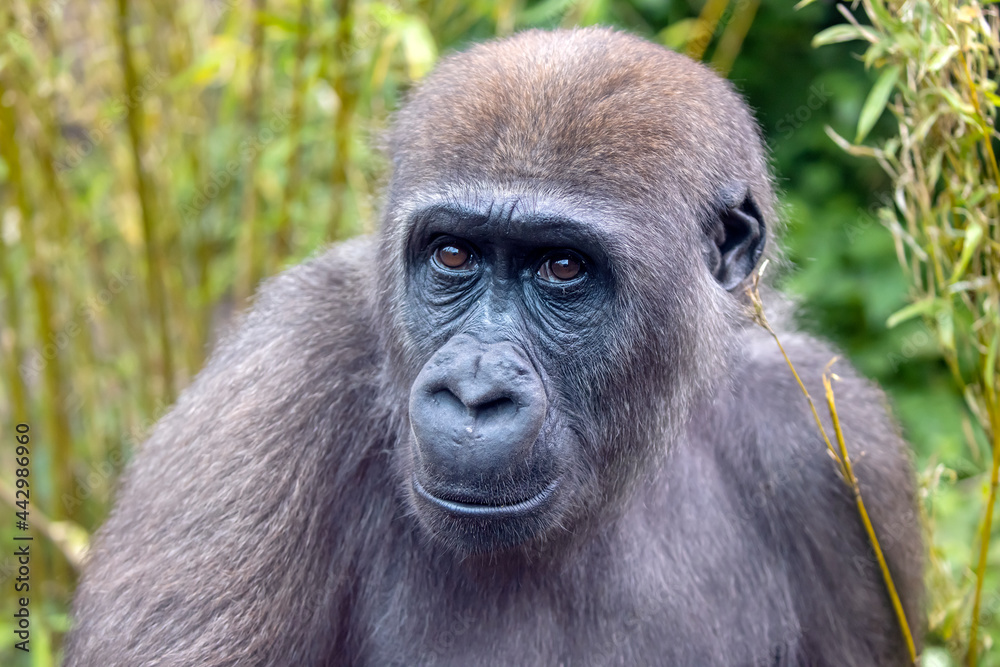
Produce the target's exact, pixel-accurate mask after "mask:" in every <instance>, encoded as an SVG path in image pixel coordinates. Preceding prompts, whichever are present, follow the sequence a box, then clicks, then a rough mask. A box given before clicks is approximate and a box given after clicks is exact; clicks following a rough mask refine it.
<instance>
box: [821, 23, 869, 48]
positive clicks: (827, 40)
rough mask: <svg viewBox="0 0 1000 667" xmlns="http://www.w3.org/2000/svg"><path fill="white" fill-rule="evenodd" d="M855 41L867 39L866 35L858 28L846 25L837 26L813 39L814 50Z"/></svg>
mask: <svg viewBox="0 0 1000 667" xmlns="http://www.w3.org/2000/svg"><path fill="white" fill-rule="evenodd" d="M855 39H867V37H866V36H865V33H864V32H863V31H862V30H861V28H859V27H858V26H853V25H850V24H849V23H844V24H841V25H835V26H831V27H829V28H827V29H826V30H823V31H821V32H819V33H818V34H817V35H816V36H815V37H813V40H812V45H813V48H814V49H815V48H817V47H820V46H826V45H827V44H839V43H840V42H850V41H853V40H855Z"/></svg>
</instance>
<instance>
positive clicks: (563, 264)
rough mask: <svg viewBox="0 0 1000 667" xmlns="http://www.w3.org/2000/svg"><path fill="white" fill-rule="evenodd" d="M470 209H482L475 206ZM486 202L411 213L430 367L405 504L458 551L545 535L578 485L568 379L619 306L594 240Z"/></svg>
mask: <svg viewBox="0 0 1000 667" xmlns="http://www.w3.org/2000/svg"><path fill="white" fill-rule="evenodd" d="M473 199H481V198H480V197H476V198H473ZM518 204H519V201H518V200H517V199H514V198H510V199H508V200H505V201H491V203H490V205H489V206H487V207H481V208H476V207H475V206H470V205H456V204H455V203H454V202H452V203H447V204H435V205H432V206H430V207H426V208H424V209H422V210H419V211H417V212H416V214H415V215H414V216H413V219H412V224H411V229H412V231H411V234H410V238H409V244H408V246H409V247H408V250H407V267H408V269H407V270H408V276H407V282H408V286H409V289H408V291H407V296H406V310H407V312H408V313H409V315H410V318H409V325H410V328H411V332H412V333H411V335H412V340H414V341H418V343H417V344H418V345H420V347H421V348H422V350H423V357H425V358H427V359H428V360H427V362H426V363H425V364H424V365H423V368H422V369H420V371H419V373H418V374H417V376H416V379H415V380H414V382H413V384H412V387H411V390H410V396H409V418H410V425H411V431H412V443H411V447H412V474H411V484H412V488H413V494H412V497H413V500H414V502H415V503H416V506H417V508H418V515H419V516H420V517H421V519H422V520H423V522H424V525H425V526H428V527H429V528H430V529H431V530H432V532H433V533H434V534H435V535H437V536H438V537H440V538H443V539H444V540H445V541H446V542H449V543H451V544H453V545H454V546H456V547H457V548H459V549H460V550H462V551H467V552H481V551H493V550H497V549H502V548H506V547H510V546H514V545H516V544H520V543H522V542H526V541H529V540H531V539H532V538H534V537H536V536H539V535H542V534H544V533H545V532H546V531H547V530H548V529H549V528H551V527H552V526H553V525H554V524H555V523H557V521H558V519H559V518H560V517H561V516H562V515H563V513H564V510H565V508H566V506H567V505H568V503H569V501H570V500H571V498H572V496H573V495H574V490H576V489H579V488H580V486H581V484H580V481H581V480H580V479H579V478H580V475H581V471H580V466H579V463H580V459H581V457H582V455H583V453H584V451H585V447H584V443H583V440H582V438H581V435H580V434H581V433H585V432H587V431H590V430H592V425H590V424H587V423H586V422H585V421H583V420H582V419H580V418H579V417H577V418H574V417H572V416H570V414H569V412H570V411H568V410H567V409H565V407H564V406H566V405H577V406H579V405H582V404H583V403H584V402H585V401H586V400H587V397H586V396H583V395H581V394H580V393H579V392H578V391H576V389H575V387H574V384H573V383H572V382H568V381H567V375H568V374H570V373H578V372H579V370H580V369H579V365H580V364H581V363H582V364H586V363H589V362H591V361H593V359H591V358H589V354H581V352H582V351H584V350H586V351H587V352H589V353H599V351H600V349H601V348H602V347H603V344H602V341H601V338H602V336H604V335H605V332H604V327H603V322H602V320H604V319H605V318H604V317H603V314H605V313H607V312H608V310H609V308H610V306H611V303H612V301H613V298H614V281H613V277H612V271H611V270H610V260H609V257H608V255H607V254H606V252H605V250H604V244H602V242H601V239H600V238H599V235H598V234H596V233H595V231H596V230H595V229H593V228H592V227H589V226H587V225H586V224H585V223H583V222H581V221H580V220H576V219H572V218H567V217H562V216H560V215H556V214H554V213H553V212H552V211H546V210H545V209H544V207H542V206H526V205H524V204H523V202H522V204H521V205H520V206H519V205H518Z"/></svg>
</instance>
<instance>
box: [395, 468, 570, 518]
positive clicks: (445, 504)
mask: <svg viewBox="0 0 1000 667" xmlns="http://www.w3.org/2000/svg"><path fill="white" fill-rule="evenodd" d="M558 486H559V480H558V479H556V480H553V481H552V482H550V483H549V485H548V486H547V487H545V488H544V489H542V490H541V492H539V493H537V494H536V495H534V496H532V497H531V498H528V499H527V500H522V501H520V502H517V503H513V504H511V505H481V504H478V503H464V502H459V501H457V500H445V499H444V498H439V497H438V496H435V495H434V494H432V493H430V492H429V491H428V490H427V489H425V488H424V487H423V485H422V484H421V483H420V482H419V480H417V477H416V475H414V476H413V488H414V489H415V490H416V492H417V494H418V495H419V496H420V497H422V498H423V499H424V500H426V501H428V502H430V503H432V504H434V505H436V506H438V507H440V508H441V509H443V510H445V511H447V512H449V513H451V514H454V515H456V516H466V517H476V518H507V517H518V516H523V515H525V514H529V513H531V512H533V511H535V510H537V509H538V508H539V507H541V506H542V505H544V504H545V503H546V502H547V501H548V500H549V499H550V498H551V497H552V495H553V494H554V493H555V491H556V488H557V487H558Z"/></svg>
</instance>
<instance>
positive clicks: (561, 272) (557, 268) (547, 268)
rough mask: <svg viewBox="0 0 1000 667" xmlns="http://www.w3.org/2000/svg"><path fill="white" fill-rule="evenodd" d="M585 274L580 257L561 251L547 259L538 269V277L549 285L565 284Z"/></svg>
mask: <svg viewBox="0 0 1000 667" xmlns="http://www.w3.org/2000/svg"><path fill="white" fill-rule="evenodd" d="M583 273H584V268H583V261H582V260H581V259H580V257H579V255H577V254H576V253H574V252H570V251H568V250H560V251H557V252H554V253H552V254H551V255H549V256H548V257H546V258H545V259H544V260H543V261H542V264H541V266H539V267H538V277H539V278H541V279H542V280H544V281H545V282H547V283H565V282H569V281H571V280H576V279H577V278H579V277H580V276H581V275H583Z"/></svg>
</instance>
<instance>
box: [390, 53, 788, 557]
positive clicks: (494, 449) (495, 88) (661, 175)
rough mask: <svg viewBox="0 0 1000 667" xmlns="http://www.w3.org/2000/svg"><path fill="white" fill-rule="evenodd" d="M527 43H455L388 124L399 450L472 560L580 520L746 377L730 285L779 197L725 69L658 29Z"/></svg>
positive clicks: (751, 261)
mask: <svg viewBox="0 0 1000 667" xmlns="http://www.w3.org/2000/svg"><path fill="white" fill-rule="evenodd" d="M519 39H523V40H526V41H527V42H529V43H530V42H532V41H533V40H542V41H544V39H545V37H544V35H543V34H541V33H538V34H535V33H527V34H525V35H524V36H522V37H521V38H519ZM518 43H519V42H518V41H517V40H512V41H510V42H503V43H499V44H496V45H487V46H483V47H476V48H475V49H473V50H472V51H470V52H468V53H466V54H464V55H463V56H462V57H461V58H452V59H446V60H445V61H444V62H443V63H441V65H440V66H439V67H438V69H437V70H436V71H435V73H434V74H432V75H431V76H430V77H429V78H428V80H426V81H425V82H423V83H422V84H421V86H419V87H418V89H417V90H416V91H415V93H414V94H413V96H412V97H411V98H410V100H409V101H408V102H407V104H406V105H405V106H404V108H403V109H401V110H400V113H399V116H398V117H397V122H396V126H395V130H394V131H393V134H392V137H391V138H390V144H391V151H390V152H391V156H392V162H393V176H392V180H391V182H390V184H389V190H388V193H387V194H388V197H387V200H386V209H385V212H386V215H385V218H384V220H383V224H382V230H381V241H380V257H379V258H378V261H379V265H380V267H381V271H380V274H379V277H378V280H379V284H378V294H379V299H380V300H381V301H380V304H379V307H378V308H377V309H376V310H377V312H378V313H379V316H380V317H382V318H385V319H384V321H382V322H380V330H381V331H382V332H383V333H382V334H381V335H382V336H383V338H382V342H383V344H384V347H383V349H384V350H385V351H386V357H387V359H386V366H385V370H386V373H387V374H388V376H389V377H390V378H391V382H390V384H391V386H393V388H394V391H398V392H400V393H401V394H402V393H403V392H406V395H398V396H394V397H393V399H394V400H395V401H398V404H399V405H401V406H402V405H406V406H408V410H407V414H406V417H407V418H408V424H406V425H403V426H408V428H405V430H404V431H403V432H404V433H405V435H404V442H401V443H399V446H398V447H397V448H396V450H395V453H396V457H395V459H394V461H395V465H396V472H397V474H398V475H399V477H398V479H399V481H400V483H401V484H403V485H404V488H405V489H406V496H407V498H408V502H409V503H410V507H411V508H412V509H413V510H414V512H415V514H416V516H417V517H418V518H419V519H420V522H421V524H422V525H423V527H424V528H426V529H428V531H429V533H430V534H431V535H433V536H434V537H436V538H438V539H439V540H441V541H443V542H444V543H445V544H447V545H448V546H450V547H452V548H454V549H456V550H458V551H461V552H464V553H475V552H484V551H488V552H495V551H497V550H503V549H510V548H512V547H518V546H523V547H525V548H533V547H541V546H543V545H550V544H551V542H552V541H553V540H554V539H555V537H556V536H557V533H561V534H562V535H570V534H573V535H574V536H575V535H576V534H579V533H581V529H582V528H584V526H583V524H582V523H581V522H583V521H586V520H588V517H589V518H593V517H596V516H597V514H598V513H599V512H601V511H603V510H604V509H607V510H609V511H614V510H615V508H616V507H620V506H621V502H622V501H623V499H625V498H626V497H627V493H628V492H629V490H630V489H634V488H635V485H636V484H637V483H638V482H639V480H640V477H641V475H642V474H644V473H647V472H650V471H655V465H651V461H653V460H654V459H655V458H656V457H658V456H661V455H662V454H664V453H665V452H666V451H668V450H669V448H670V446H671V442H672V441H673V440H676V438H677V437H678V435H679V434H680V433H681V429H682V428H683V427H684V424H685V422H686V420H687V415H688V412H689V410H690V406H691V405H693V403H694V401H696V400H698V399H699V398H700V397H701V396H702V395H704V392H705V391H707V390H708V389H709V388H710V387H711V386H712V385H713V383H715V382H717V381H719V379H720V378H726V377H727V376H728V374H729V373H728V369H727V367H726V366H727V364H728V363H730V359H729V354H730V352H729V347H728V346H729V345H730V341H731V340H732V333H733V329H732V327H733V323H734V322H735V321H737V319H738V318H737V317H735V316H734V313H736V312H737V311H738V309H739V308H740V307H741V306H740V305H739V302H738V299H735V298H733V294H732V293H731V292H737V293H739V291H740V286H741V285H742V284H743V281H744V279H745V278H746V276H747V275H748V274H749V273H750V272H751V270H752V269H753V267H754V265H755V264H756V262H757V261H758V259H759V257H760V254H761V251H762V249H763V247H764V238H765V233H764V223H763V221H764V219H766V218H767V215H768V214H769V213H770V212H771V211H772V210H773V207H772V206H771V204H770V199H769V198H770V194H769V192H770V189H769V183H768V182H767V180H766V176H764V175H765V174H766V169H765V165H764V162H763V156H762V154H761V152H760V147H759V143H758V142H757V141H756V139H755V137H756V135H755V132H756V130H755V129H754V125H753V121H752V119H751V118H750V116H749V115H748V113H747V111H746V109H745V108H744V107H743V106H742V104H741V103H739V102H738V98H736V97H735V96H734V95H733V94H732V91H731V90H729V89H728V88H727V86H726V84H725V83H724V82H722V81H721V80H717V78H715V77H707V78H706V77H704V76H702V75H701V73H700V70H699V69H698V66H697V65H695V64H694V63H691V62H690V61H687V60H686V59H684V58H683V57H682V56H680V55H677V54H669V53H667V52H665V51H664V50H663V49H661V48H659V47H654V46H652V45H649V44H646V43H643V42H641V41H639V40H625V42H624V44H625V46H627V48H625V47H623V43H622V42H615V43H612V41H611V40H608V41H605V40H604V39H603V38H599V39H596V40H594V39H590V40H589V41H588V42H587V44H586V46H585V48H584V49H583V51H582V52H583V53H585V54H586V55H585V56H583V57H581V56H580V53H575V54H574V53H573V52H571V51H567V52H565V53H564V52H562V51H558V52H556V51H550V50H549V49H548V47H545V46H540V47H539V50H538V51H537V52H533V53H535V55H534V56H531V57H530V58H529V59H528V60H529V61H530V62H522V60H523V54H522V51H521V47H519V46H518ZM581 46H582V45H581ZM543 53H544V54H545V55H544V57H543V56H542V55H540V54H543ZM664 60H669V61H670V62H671V63H674V64H676V68H672V67H661V66H660V65H656V66H652V65H651V63H654V62H655V63H662V61H664ZM505 61H509V62H514V63H520V64H519V65H518V66H517V67H511V68H503V67H498V66H497V63H498V62H505ZM640 63H646V64H647V65H650V66H649V67H645V66H641V65H640ZM693 80H697V81H698V85H697V86H694V85H692V81H693ZM678 91H684V93H683V94H678ZM709 111H711V113H709ZM715 118H720V119H724V122H723V121H720V122H714V119H715ZM706 119H708V120H706ZM761 203H763V207H761V206H760V204H761Z"/></svg>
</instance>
